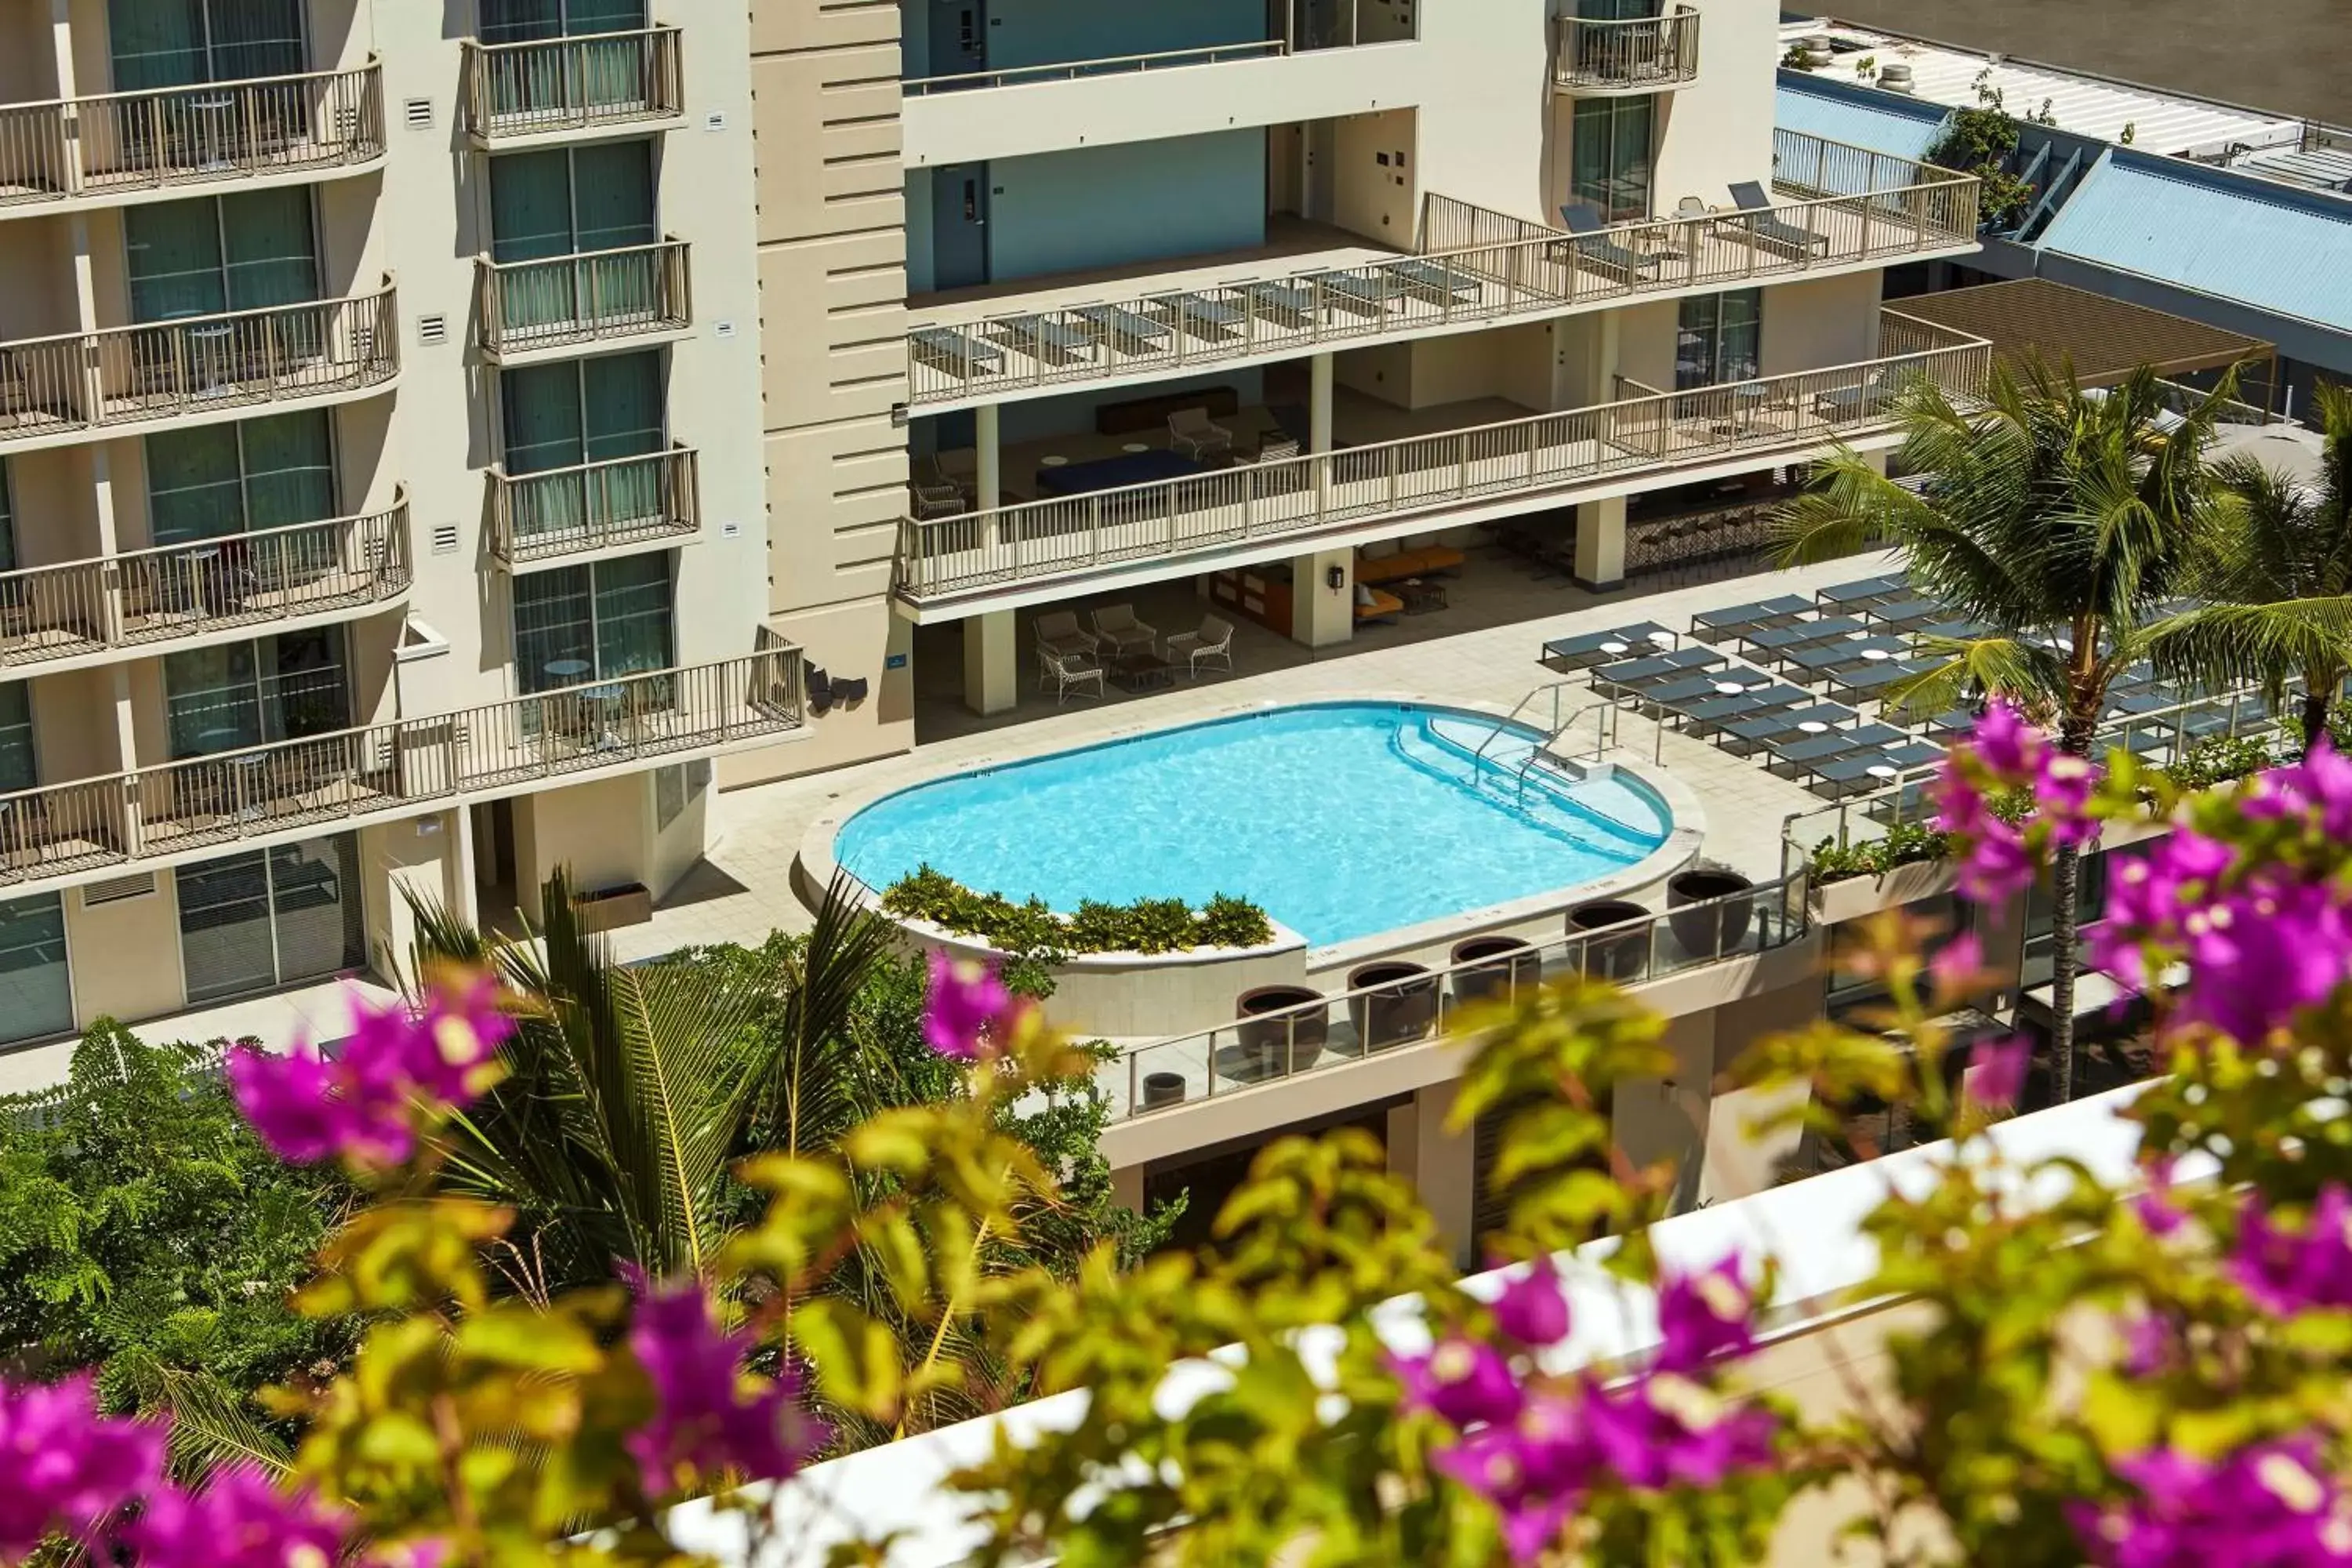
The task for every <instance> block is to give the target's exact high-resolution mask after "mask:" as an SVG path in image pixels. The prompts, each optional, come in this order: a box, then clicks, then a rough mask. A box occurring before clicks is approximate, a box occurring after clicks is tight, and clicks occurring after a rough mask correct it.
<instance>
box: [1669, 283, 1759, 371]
mask: <svg viewBox="0 0 2352 1568" xmlns="http://www.w3.org/2000/svg"><path fill="white" fill-rule="evenodd" d="M1763 318H1764V290H1762V289H1731V290H1730V291H1728V292H1727V293H1722V294H1702V295H1698V296H1696V297H1695V298H1692V299H1688V300H1684V301H1683V307H1682V322H1681V327H1680V330H1679V331H1677V332H1676V333H1675V391H1676V392H1684V391H1687V390H1689V389H1690V388H1691V387H1694V386H1720V385H1722V384H1725V383H1727V382H1733V381H1753V380H1755V379H1756V377H1757V376H1758V375H1759V374H1762V372H1761V370H1760V369H1759V357H1758V355H1759V342H1760V333H1761V331H1762V322H1763Z"/></svg>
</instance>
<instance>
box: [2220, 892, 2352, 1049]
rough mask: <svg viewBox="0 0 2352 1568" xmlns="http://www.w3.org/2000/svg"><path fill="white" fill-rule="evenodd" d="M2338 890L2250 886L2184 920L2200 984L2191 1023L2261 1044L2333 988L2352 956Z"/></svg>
mask: <svg viewBox="0 0 2352 1568" xmlns="http://www.w3.org/2000/svg"><path fill="white" fill-rule="evenodd" d="M2181 929H2182V930H2183V931H2185V932H2186V933H2187V939H2188V940H2187V942H2186V944H2185V953H2186V956H2187V958H2188V960H2189V967H2190V968H2191V969H2192V970H2193V971H2194V972H2195V973H2196V976H2197V984H2195V985H2194V986H2192V987H2190V988H2189V992H2188V994H2186V996H2184V997H2183V999H2182V1004H2181V1008H2180V1013H2179V1017H2180V1019H2181V1021H2182V1022H2184V1023H2194V1022H2201V1023H2207V1024H2210V1025H2212V1026H2214V1027H2215V1028H2217V1029H2219V1030H2221V1032H2222V1033H2223V1034H2225V1035H2228V1036H2229V1037H2231V1039H2234V1040H2236V1041H2238V1042H2239V1043H2240V1044H2242V1045H2249V1046H2251V1045H2259V1044H2260V1043H2261V1042H2262V1041H2263V1040H2264V1039H2265V1038H2267V1037H2269V1036H2270V1034H2271V1033H2272V1031H2273V1030H2275V1029H2278V1028H2281V1027H2284V1026H2285V1025H2286V1024H2288V1023H2289V1022H2290V1021H2292V1020H2293V1018H2294V1016H2295V1014H2297V1013H2299V1012H2301V1011H2303V1010H2304V1009H2305V1008H2306V1007H2312V1006H2315V1005H2318V1004H2320V1003H2322V1002H2325V1001H2326V1000H2327V998H2328V997H2329V996H2330V995H2332V994H2334V993H2335V991H2336V987H2337V986H2338V985H2340V984H2343V982H2344V979H2345V974H2346V967H2347V962H2352V926H2348V925H2347V921H2346V919H2345V914H2344V910H2343V909H2342V908H2341V907H2340V906H2339V905H2338V904H2337V903H2336V893H2335V891H2334V890H2333V889H2328V888H2323V887H2317V886H2312V885H2308V884H2304V885H2297V886H2294V887H2287V888H2267V887H2257V888H2248V889H2242V890H2241V891H2239V892H2236V893H2233V894H2231V896H2230V897H2228V898H2225V899H2223V900H2220V901H2219V902H2216V903H2213V904H2210V905H2209V906H2207V907H2206V908H2204V909H2201V910H2194V911H2192V912H2191V913H2189V915H2187V916H2186V917H2185V918H2184V919H2183V920H2182V921H2181Z"/></svg>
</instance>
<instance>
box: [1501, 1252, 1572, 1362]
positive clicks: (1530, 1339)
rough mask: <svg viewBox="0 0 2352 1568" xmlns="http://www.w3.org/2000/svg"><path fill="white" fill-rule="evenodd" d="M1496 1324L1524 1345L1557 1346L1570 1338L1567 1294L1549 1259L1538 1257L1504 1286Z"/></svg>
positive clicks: (1556, 1270)
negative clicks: (1562, 1288) (1524, 1270)
mask: <svg viewBox="0 0 2352 1568" xmlns="http://www.w3.org/2000/svg"><path fill="white" fill-rule="evenodd" d="M1495 1324H1496V1327H1497V1328H1499V1329H1501V1330H1502V1331H1503V1332H1505V1333H1507V1334H1508V1335H1510V1336H1511V1338H1513V1339H1515V1340H1517V1341H1518V1342H1519V1343H1521V1344H1523V1345H1556V1344H1558V1343H1559V1342H1560V1341H1562V1340H1564V1339H1566V1338H1567V1337H1568V1296H1567V1294H1566V1293H1565V1292H1564V1291H1562V1290H1561V1289H1560V1288H1559V1270H1558V1269H1557V1268H1553V1267H1552V1262H1551V1259H1550V1258H1538V1259H1537V1260H1536V1261H1535V1262H1534V1263H1532V1264H1530V1265H1529V1266H1528V1269H1527V1271H1526V1272H1525V1273H1522V1274H1519V1275H1517V1276H1514V1277H1513V1279H1511V1281H1510V1283H1509V1284H1507V1285H1505V1286H1504V1287H1503V1293H1502V1294H1501V1295H1499V1296H1497V1297H1496V1298H1495Z"/></svg>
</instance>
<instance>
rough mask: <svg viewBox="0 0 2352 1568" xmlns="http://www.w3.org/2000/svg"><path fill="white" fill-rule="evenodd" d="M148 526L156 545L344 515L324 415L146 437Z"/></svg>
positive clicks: (243, 421)
mask: <svg viewBox="0 0 2352 1568" xmlns="http://www.w3.org/2000/svg"><path fill="white" fill-rule="evenodd" d="M146 458H147V526H148V533H149V536H150V537H151V538H152V540H153V541H154V542H155V543H157V544H186V543H190V542H201V541H203V540H207V539H223V538H226V537H229V536H231V535H234V534H239V533H250V532H253V531H256V530H258V529H266V528H286V527H289V526H291V525H293V524H295V523H301V522H318V521H323V520H324V519H327V518H331V517H334V516H337V515H339V510H338V505H337V497H336V484H335V439H334V426H333V422H332V421H331V419H330V418H329V417H328V416H327V413H326V411H325V410H324V409H311V410H309V411H306V412H304V413H300V414H273V415H270V416H268V417H267V418H262V419H240V420H238V421H237V422H236V423H235V424H233V425H206V426H199V427H197V428H195V429H193V430H166V431H163V432H160V433H158V434H156V435H152V436H150V437H147V440H146Z"/></svg>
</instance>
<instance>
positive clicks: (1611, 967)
mask: <svg viewBox="0 0 2352 1568" xmlns="http://www.w3.org/2000/svg"><path fill="white" fill-rule="evenodd" d="M1649 918H1650V911H1649V910H1646V909H1644V908H1643V907H1642V906H1641V905H1640V904H1637V903H1634V902H1633V901H1631V900H1626V899H1595V900H1592V901H1591V903H1589V904H1579V905H1577V906H1576V907H1575V908H1574V909H1572V910H1569V911H1568V934H1569V935H1570V936H1571V937H1577V936H1582V935H1583V934H1584V933H1585V932H1586V931H1599V930H1601V929H1602V928H1603V927H1605V926H1620V925H1624V924H1625V923H1626V922H1627V921H1648V920H1649ZM1649 962H1650V928H1649V926H1648V925H1646V924H1642V925H1635V926H1633V927H1631V928H1630V929H1629V930H1626V931H1620V932H1618V933H1617V934H1616V935H1614V936H1604V937H1596V938H1594V939H1593V940H1592V941H1591V942H1586V943H1585V944H1584V973H1587V974H1590V975H1591V976H1592V977H1593V978H1594V979H1595V980H1633V979H1637V978H1639V977H1640V975H1641V973H1642V971H1643V968H1644V967H1645V966H1646V965H1647V964H1648V963H1649Z"/></svg>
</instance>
